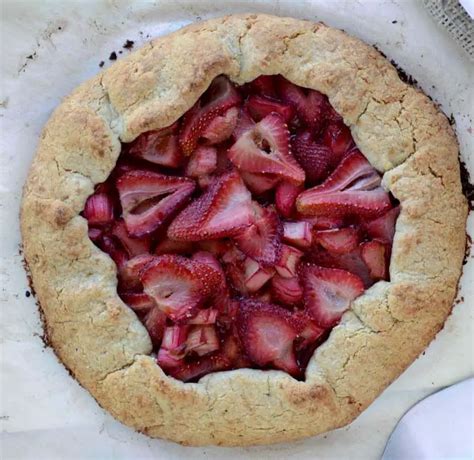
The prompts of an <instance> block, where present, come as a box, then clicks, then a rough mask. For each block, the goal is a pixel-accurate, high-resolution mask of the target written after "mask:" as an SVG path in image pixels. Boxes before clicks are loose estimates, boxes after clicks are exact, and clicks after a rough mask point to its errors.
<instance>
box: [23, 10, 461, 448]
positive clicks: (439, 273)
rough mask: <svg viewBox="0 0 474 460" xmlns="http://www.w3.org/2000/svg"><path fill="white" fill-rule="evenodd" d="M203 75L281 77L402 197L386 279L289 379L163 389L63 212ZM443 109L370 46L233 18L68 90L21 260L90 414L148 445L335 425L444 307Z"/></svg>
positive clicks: (43, 149) (98, 263)
mask: <svg viewBox="0 0 474 460" xmlns="http://www.w3.org/2000/svg"><path fill="white" fill-rule="evenodd" d="M219 74H226V75H228V76H229V78H230V79H231V80H233V81H234V82H236V83H238V84H242V83H245V82H248V81H250V80H253V79H254V78H256V77H257V76H259V75H261V74H282V75H283V76H285V77H286V78H288V79H289V80H291V81H292V82H294V83H296V84H297V85H300V86H303V87H308V88H313V89H316V90H319V91H321V92H323V93H325V94H327V95H328V97H329V100H330V102H331V104H332V105H333V106H334V108H335V109H336V110H337V111H338V112H339V113H340V114H341V115H342V116H343V117H344V121H345V122H346V124H347V125H348V126H350V128H351V131H352V133H353V136H354V139H355V140H356V142H357V144H358V146H359V147H360V149H361V150H362V151H363V152H364V154H365V155H366V157H367V158H368V159H369V161H370V162H371V163H372V164H373V165H374V166H375V167H376V168H377V169H379V170H380V171H382V172H384V173H385V174H384V179H383V182H384V186H385V187H386V188H387V189H388V190H390V191H391V192H392V193H393V195H394V196H395V197H396V198H397V199H398V200H399V201H400V202H401V214H400V217H399V218H398V221H397V225H396V233H395V239H394V244H393V255H392V261H391V265H390V279H391V281H390V282H378V283H376V284H375V285H374V286H372V287H371V288H370V289H368V290H367V291H366V292H365V293H364V294H363V295H362V296H361V297H359V298H358V299H356V301H355V302H354V303H353V305H352V309H351V310H350V311H349V312H347V313H346V314H345V315H344V317H343V319H342V321H341V323H340V324H339V325H338V326H337V327H335V328H334V329H333V331H332V332H331V334H330V337H329V339H328V340H327V341H326V342H325V343H324V344H323V345H322V346H320V347H319V348H318V349H317V350H316V352H315V354H314V356H313V357H312V359H311V361H310V363H309V365H308V368H307V372H306V380H305V382H299V381H296V380H294V379H293V378H291V377H290V376H289V375H287V374H285V373H283V372H280V371H266V372H263V371H258V370H249V369H240V370H236V371H230V372H220V373H216V374H211V375H207V376H206V377H204V378H202V379H201V380H200V382H199V383H186V384H183V383H182V382H180V381H177V380H174V379H172V378H169V377H167V376H166V375H165V374H164V373H163V372H162V371H161V369H160V368H159V367H158V366H157V365H156V363H155V361H154V359H153V358H152V357H151V356H150V352H151V349H152V346H151V341H150V338H149V336H148V333H147V332H146V330H145V328H144V327H143V326H142V324H141V323H140V321H139V320H138V318H137V317H136V316H135V313H134V312H133V311H132V310H131V309H129V308H128V307H127V306H126V305H125V304H124V303H123V302H122V301H121V300H120V298H119V297H118V295H117V292H116V284H117V279H116V269H115V264H114V263H113V262H112V260H111V259H110V258H109V257H108V256H107V255H105V254H104V253H102V252H101V251H100V250H99V249H98V248H96V247H95V246H94V245H93V244H92V242H91V241H90V240H89V238H88V236H87V222H86V221H85V219H83V218H82V217H81V216H79V213H80V212H81V210H82V209H83V206H84V203H85V201H86V199H87V197H88V196H89V195H90V194H91V193H92V192H93V188H94V185H95V184H97V183H99V182H102V181H104V180H105V179H106V178H107V176H108V175H109V173H110V171H111V170H112V168H113V167H114V164H115V161H116V159H117V157H118V155H119V153H120V142H121V141H123V142H129V141H131V140H133V139H134V138H135V137H137V136H138V135H139V134H140V133H142V132H144V131H147V130H150V129H156V128H162V127H165V126H168V125H170V124H171V123H172V122H174V121H175V120H177V119H178V118H179V117H180V116H181V115H182V114H183V113H184V112H185V111H186V110H188V109H189V108H190V107H191V106H192V105H193V104H194V103H195V101H196V100H197V99H198V97H199V96H200V95H201V94H202V93H203V92H204V90H205V89H206V88H207V87H208V86H209V84H210V82H211V81H212V80H213V79H214V77H216V76H217V75H219ZM457 154H458V146H457V142H456V139H455V137H454V135H453V132H452V130H451V128H450V126H449V123H448V121H447V119H446V117H445V116H444V115H442V114H441V113H440V112H439V111H438V110H437V108H436V107H435V106H434V105H433V103H431V102H430V101H429V99H428V98H427V97H426V96H425V95H423V94H422V93H421V92H419V91H418V90H416V89H414V88H412V87H410V86H408V85H407V84H405V83H403V82H402V81H401V80H400V79H399V77H398V75H397V72H396V70H395V69H394V68H393V67H392V66H391V65H390V64H389V63H388V62H387V61H386V60H385V59H384V58H383V57H382V56H381V55H380V54H379V53H378V52H377V51H375V50H374V49H373V48H371V47H369V46H368V45H366V44H364V43H362V42H361V41H359V40H358V39H355V38H353V37H350V36H348V35H346V34H345V33H344V32H342V31H339V30H336V29H332V28H329V27H327V26H325V25H323V24H315V23H312V22H308V21H301V20H296V19H291V18H279V17H274V16H267V15H237V16H228V17H224V18H219V19H213V20H210V21H207V22H202V23H198V24H194V25H191V26H188V27H185V28H184V29H181V30H179V31H177V32H175V33H173V34H170V35H168V36H165V37H161V38H158V39H156V40H154V41H153V42H151V43H150V44H149V45H147V46H145V47H143V48H142V49H140V50H138V51H136V52H134V53H132V54H131V55H130V56H129V57H127V58H125V59H123V60H121V61H119V62H117V63H116V64H114V65H113V66H112V67H111V68H110V69H108V70H106V71H104V72H103V73H101V74H99V75H98V76H96V77H95V78H93V79H92V80H90V81H88V82H86V83H85V84H83V85H82V86H80V87H79V88H78V89H77V90H76V91H75V92H74V93H73V94H72V95H70V96H69V97H68V98H67V99H65V101H64V102H63V103H62V104H61V106H59V107H58V108H57V109H56V111H55V112H54V114H53V115H52V117H51V119H50V120H49V122H48V124H47V125H46V127H45V128H44V131H43V133H42V136H41V141H40V144H39V148H38V153H37V156H36V158H35V160H34V162H33V165H32V167H31V170H30V174H29V177H28V180H27V182H26V185H25V188H24V197H23V203H22V213H21V228H22V234H23V242H24V254H25V257H26V260H27V262H28V264H29V267H30V270H31V275H32V279H33V283H34V288H35V290H36V293H37V296H38V300H39V302H40V304H41V306H42V309H43V311H44V315H45V319H46V324H47V330H48V334H49V337H50V340H51V343H52V345H53V346H54V349H55V351H56V353H57V354H58V356H59V357H60V359H61V360H62V361H63V362H64V363H65V365H66V366H67V367H68V368H69V369H70V370H71V371H72V373H73V374H74V376H75V377H76V378H77V379H78V380H79V382H80V383H81V384H82V385H83V386H84V387H86V388H87V389H88V390H89V391H90V392H91V393H92V395H93V396H94V397H95V398H96V399H97V401H98V402H99V404H100V405H101V406H103V407H104V408H106V409H107V410H108V411H110V412H111V413H112V414H113V415H114V416H115V417H116V418H118V419H119V420H121V421H122V422H124V423H125V424H127V425H129V426H131V427H133V428H135V429H137V430H139V431H142V432H144V433H146V434H148V435H150V436H153V437H162V438H166V439H170V440H173V441H177V442H180V443H183V444H190V445H206V444H218V445H249V444H267V443H273V442H281V441H288V440H292V439H298V438H301V437H305V436H310V435H315V434H318V433H322V432H324V431H328V430H331V429H334V428H336V427H340V426H343V425H345V424H347V423H349V422H351V421H352V420H353V419H354V418H355V417H356V416H357V415H358V414H359V413H360V412H361V411H362V410H363V409H364V408H366V407H367V406H368V405H369V404H370V403H371V402H372V401H373V400H374V399H375V398H376V397H377V396H378V395H379V394H380V393H381V392H382V391H383V390H384V389H385V388H386V386H387V385H389V384H390V382H392V381H393V380H394V379H395V378H396V377H398V376H399V375H400V373H401V372H402V371H403V370H404V369H405V368H406V367H407V366H408V365H409V364H410V363H411V362H412V361H413V360H414V359H415V358H416V357H417V356H418V355H419V354H420V353H421V352H422V350H423V349H424V348H425V347H426V346H427V345H428V344H429V342H430V341H431V340H432V339H433V338H434V337H435V335H436V333H437V332H438V331H439V330H440V329H441V328H442V327H443V324H444V321H445V319H446V317H447V316H448V314H449V313H450V310H451V306H452V302H453V299H454V296H455V293H456V287H457V282H458V279H459V276H460V273H461V265H462V258H463V254H464V247H465V232H464V226H465V219H466V214H467V206H466V202H465V199H464V197H463V195H462V193H461V185H460V179H459V177H460V176H459V163H458V159H457Z"/></svg>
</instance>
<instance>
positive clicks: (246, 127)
mask: <svg viewBox="0 0 474 460" xmlns="http://www.w3.org/2000/svg"><path fill="white" fill-rule="evenodd" d="M254 127H255V122H254V121H253V120H252V117H251V116H250V114H249V112H248V110H247V108H246V107H243V108H242V109H241V110H240V112H239V118H238V120H237V125H236V126H235V129H234V132H233V133H232V136H233V138H234V139H235V140H237V139H239V138H240V137H241V136H242V135H243V134H245V133H246V132H247V131H250V130H251V129H253V128H254Z"/></svg>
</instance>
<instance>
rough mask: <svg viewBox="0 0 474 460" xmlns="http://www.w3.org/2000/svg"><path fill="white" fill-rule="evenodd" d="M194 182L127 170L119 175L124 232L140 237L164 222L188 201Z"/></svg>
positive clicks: (118, 184) (118, 186)
mask: <svg viewBox="0 0 474 460" xmlns="http://www.w3.org/2000/svg"><path fill="white" fill-rule="evenodd" d="M194 187H195V184H194V181H192V180H190V179H186V178H184V177H175V176H165V175H163V174H158V173H153V172H144V171H130V172H127V173H125V174H123V175H122V176H120V177H119V179H118V180H117V189H118V191H119V195H120V202H121V204H122V209H123V216H124V220H125V225H126V226H127V230H128V233H129V234H130V236H132V237H137V238H139V237H143V236H145V235H148V234H150V233H152V232H153V231H155V230H156V229H157V228H159V227H160V226H161V225H163V224H164V223H165V222H167V221H168V220H169V219H170V218H171V217H172V216H173V215H174V214H175V213H176V212H177V211H179V210H180V208H181V207H182V206H183V205H184V204H185V203H186V201H188V199H189V197H190V196H191V194H192V193H193V191H194Z"/></svg>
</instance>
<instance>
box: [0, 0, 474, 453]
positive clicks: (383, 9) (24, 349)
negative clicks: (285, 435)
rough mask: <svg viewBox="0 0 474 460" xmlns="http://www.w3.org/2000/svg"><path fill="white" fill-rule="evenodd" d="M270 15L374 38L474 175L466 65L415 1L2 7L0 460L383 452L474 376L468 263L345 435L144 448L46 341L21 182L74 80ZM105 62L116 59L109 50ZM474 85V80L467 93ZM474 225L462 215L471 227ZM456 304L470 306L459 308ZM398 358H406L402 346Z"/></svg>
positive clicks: (40, 2) (473, 273) (143, 440)
mask: <svg viewBox="0 0 474 460" xmlns="http://www.w3.org/2000/svg"><path fill="white" fill-rule="evenodd" d="M245 11H250V12H256V11H260V12H269V13H275V14H280V15H289V16H295V17H300V18H307V19H311V20H323V21H324V22H326V23H327V24H329V25H332V26H336V27H339V28H342V29H345V30H346V31H347V32H349V33H352V34H354V35H356V36H359V37H360V38H362V39H364V40H365V41H367V42H368V43H372V44H376V45H377V47H378V48H379V49H380V50H382V51H383V52H384V53H385V54H386V55H387V56H389V57H390V58H391V59H394V60H395V61H396V62H397V63H398V64H399V65H400V66H402V67H403V68H404V69H405V70H406V71H407V73H409V74H411V75H412V76H413V77H414V78H416V79H417V80H418V82H419V84H420V86H421V87H422V88H423V89H424V90H425V91H426V92H427V93H428V94H430V95H431V96H432V97H433V99H434V100H435V101H437V102H438V103H439V104H440V105H441V107H442V109H443V110H444V111H445V113H447V114H448V116H449V115H451V114H453V116H454V119H455V120H456V130H457V132H458V136H459V140H460V144H461V152H462V157H463V159H464V161H466V162H467V163H468V164H469V165H470V169H471V171H474V158H473V133H472V117H473V113H472V111H473V110H472V109H473V107H474V101H473V93H472V81H474V78H473V68H472V66H471V65H470V64H469V63H468V61H467V60H466V59H465V56H464V55H463V52H462V50H460V49H458V48H457V46H456V44H455V43H454V42H453V41H451V39H450V37H449V35H448V34H447V33H444V32H443V31H442V30H440V29H438V28H437V27H436V25H435V24H434V23H433V21H431V19H430V18H429V16H428V14H427V13H426V12H425V11H424V9H423V7H422V5H421V3H420V2H417V1H415V0H413V1H410V0H406V1H402V0H399V1H355V0H354V1H351V0H347V1H343V0H332V1H330V0H311V1H307V0H305V1H296V0H294V1H291V0H290V1H279V2H278V1H275V2H268V1H254V2H251V1H228V2H224V1H222V2H218V1H193V2H188V1H156V2H152V1H147V2H145V1H140V2H132V1H126V0H123V1H120V0H116V1H112V0H109V1H106V0H100V1H82V2H79V1H64V0H63V1H51V0H48V1H45V0H37V1H32V0H29V1H26V0H25V1H13V0H11V1H3V2H2V15H1V16H2V17H1V28H2V31H1V32H2V34H1V36H2V43H1V46H2V58H1V66H2V72H1V83H2V84H1V94H0V123H1V139H0V302H1V309H0V312H1V321H0V337H1V347H2V350H1V380H0V385H1V400H0V403H1V404H0V406H1V407H0V412H1V413H0V423H1V428H2V433H1V450H0V454H1V455H0V457H2V458H3V459H48V460H54V459H63V458H67V459H89V458H91V459H102V460H104V459H109V458H110V459H112V458H113V459H146V458H156V459H181V458H187V459H189V460H191V459H221V458H225V459H244V458H245V459H265V458H272V459H287V458H291V457H295V458H298V459H310V458H311V459H315V458H318V459H323V458H363V459H376V458H379V457H380V455H381V453H382V451H383V448H384V446H385V443H386V440H387V438H388V436H389V434H390V432H391V431H392V429H393V427H394V426H395V424H396V422H397V420H398V419H399V418H400V416H401V415H402V414H403V413H404V412H405V411H406V410H407V409H408V408H409V407H410V406H411V405H412V404H414V403H415V402H416V401H419V400H420V399H422V398H423V397H424V396H426V395H427V394H429V393H431V392H434V391H435V390H437V389H439V388H441V387H444V386H446V385H450V384H452V383H454V382H457V381H459V380H461V379H463V378H465V377H468V376H469V375H472V374H473V339H472V337H473V318H472V307H473V303H474V292H473V285H474V283H473V277H474V270H473V265H474V264H473V263H472V261H471V262H470V263H469V264H468V265H467V266H466V267H465V270H464V275H463V278H462V282H461V289H460V291H459V296H458V301H457V305H456V306H455V308H454V310H453V313H452V315H451V317H450V318H449V319H448V321H447V323H446V326H445V328H444V329H443V331H441V332H440V334H439V335H438V337H437V339H436V340H435V341H434V342H433V343H432V344H431V346H430V347H429V348H428V349H427V350H426V353H425V354H424V355H423V356H421V357H420V358H419V359H418V360H417V361H416V362H415V363H414V364H413V365H412V366H411V367H410V368H409V369H408V370H407V371H406V372H405V373H404V374H403V375H402V376H401V377H400V378H399V379H398V380H397V381H396V382H395V383H394V384H392V385H391V386H390V387H389V388H388V389H387V390H386V391H385V392H384V394H383V395H382V396H381V397H379V398H378V399H377V400H376V401H375V402H374V404H373V405H372V406H371V407H370V408H369V409H368V410H367V411H366V412H365V413H363V414H362V415H361V416H360V417H359V419H358V420H357V421H356V422H355V423H353V424H352V425H350V426H349V427H346V428H342V429H340V430H337V431H334V432H332V433H329V434H327V435H324V436H319V437H315V438H311V439H307V440H304V441H300V442H295V443H292V444H284V445H277V446H272V447H257V448H246V449H224V448H185V447H181V446H178V445H176V444H173V443H170V442H166V441H161V440H151V439H148V438H147V437H145V436H142V435H140V434H137V433H134V432H133V431H132V430H130V429H128V428H126V427H124V426H123V425H121V424H119V423H118V422H116V421H115V420H114V419H112V417H111V416H109V415H108V414H106V413H105V412H104V411H103V410H102V409H101V408H100V407H99V406H98V405H97V404H96V402H95V401H94V400H93V399H92V397H91V396H90V395H89V394H88V393H87V392H86V391H85V390H84V389H83V388H81V387H80V385H79V384H78V383H77V382H76V381H74V380H73V379H72V378H71V377H70V376H69V374H68V373H67V371H66V370H65V369H64V367H63V366H62V365H61V364H60V363H59V362H58V360H57V359H56V357H55V355H54V353H53V352H52V350H51V349H49V348H45V347H44V346H43V342H42V340H41V337H40V336H41V334H42V329H41V324H40V321H39V316H38V312H37V307H36V305H35V301H34V299H33V297H31V296H30V297H27V295H28V293H29V291H28V290H29V287H28V283H27V279H26V276H25V273H24V270H23V267H22V259H21V256H20V253H19V243H20V238H19V228H18V227H19V225H18V212H19V204H20V196H21V187H22V184H23V182H24V180H25V177H26V174H27V170H28V167H29V164H30V162H31V159H32V157H33V155H34V151H35V148H36V145H37V142H38V136H39V135H40V132H41V128H42V126H43V125H44V123H45V122H46V120H47V119H48V117H49V115H50V113H51V111H52V109H53V108H54V107H55V106H56V105H57V104H58V103H59V102H60V100H61V98H62V97H63V96H65V95H67V94H68V93H69V92H70V91H71V90H72V89H73V88H74V87H75V86H77V85H78V84H79V83H81V82H82V81H84V80H85V79H87V78H88V77H90V76H92V75H94V74H95V73H96V72H97V71H98V70H99V63H100V62H101V61H104V66H105V67H107V66H109V65H110V63H111V62H112V61H110V60H109V57H110V55H111V53H112V52H115V53H116V55H117V57H118V59H120V58H121V57H122V56H123V55H126V54H127V53H128V52H129V51H128V50H127V49H125V48H123V47H122V45H124V43H125V42H126V40H132V41H134V47H135V48H136V47H138V46H140V45H141V44H143V43H144V42H145V41H147V39H148V38H149V37H152V36H156V35H161V34H165V33H168V32H170V31H172V30H175V29H177V28H178V27H180V26H181V25H184V24H186V23H189V22H191V21H195V20H197V19H201V18H203V19H204V18H207V17H212V16H219V15H222V14H227V13H231V12H245ZM112 57H113V56H112ZM469 85H471V86H469ZM472 224H473V219H472V216H471V219H470V228H471V229H472V226H473V225H472ZM463 299H466V300H465V301H464V300H463ZM400 352H401V353H403V350H400Z"/></svg>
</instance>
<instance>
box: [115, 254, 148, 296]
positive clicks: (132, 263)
mask: <svg viewBox="0 0 474 460" xmlns="http://www.w3.org/2000/svg"><path fill="white" fill-rule="evenodd" d="M154 258H155V257H154V256H152V255H151V254H141V255H138V256H135V257H133V258H132V259H130V260H128V261H127V262H126V263H125V264H124V265H123V266H122V267H121V268H120V271H119V282H120V288H121V289H123V290H127V291H128V290H142V288H143V286H142V282H141V280H140V275H141V272H142V271H143V270H144V269H145V268H146V266H147V265H148V264H149V263H150V262H151V261H152V260H154Z"/></svg>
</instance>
